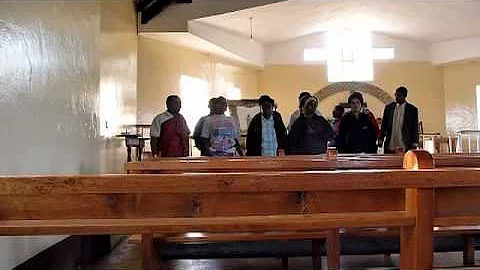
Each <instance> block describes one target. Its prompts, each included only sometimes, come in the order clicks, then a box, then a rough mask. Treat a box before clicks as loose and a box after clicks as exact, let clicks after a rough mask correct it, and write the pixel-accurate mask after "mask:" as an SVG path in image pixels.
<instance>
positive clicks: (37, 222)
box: [0, 169, 480, 269]
mask: <svg viewBox="0 0 480 270" xmlns="http://www.w3.org/2000/svg"><path fill="white" fill-rule="evenodd" d="M372 194H375V196H372ZM226 198H228V200H227V199H226ZM479 200H480V170H477V169H436V170H419V171H413V170H373V171H370V170H365V171H326V172H257V173H215V174H202V173H188V174H172V175H105V176H38V177H0V202H1V203H0V217H1V221H0V235H44V234H47V235H50V234H60V235H63V234H133V233H139V234H155V233H158V234H170V233H185V232H191V231H199V232H207V233H210V232H212V233H215V232H222V233H224V232H236V233H240V232H269V231H271V232H292V231H305V232H309V231H315V230H319V229H332V228H362V227H373V228H374V227H399V228H400V241H401V268H402V269H430V268H431V267H432V258H433V250H432V239H433V226H447V227H448V226H469V225H478V224H480V211H479V210H478V208H477V207H474V206H472V205H475V204H476V203H478V202H479ZM259 201H261V202H262V203H261V204H259ZM352 201H354V202H355V203H351V202H352ZM152 206H154V207H152ZM151 248H152V249H153V247H151ZM145 252H155V251H154V250H146V251H145ZM156 266H157V265H153V264H146V265H145V268H147V269H149V268H155V267H156Z"/></svg>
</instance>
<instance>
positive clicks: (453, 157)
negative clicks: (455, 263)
mask: <svg viewBox="0 0 480 270" xmlns="http://www.w3.org/2000/svg"><path fill="white" fill-rule="evenodd" d="M425 157H426V159H427V160H426V163H425V164H424V165H423V168H431V167H432V166H433V164H432V161H431V160H430V158H429V156H424V158H425ZM434 162H435V165H436V167H460V166H467V167H480V156H478V155H470V154H467V155H464V154H438V155H434ZM402 166H403V156H400V155H339V156H338V157H336V158H335V159H331V158H328V157H326V156H284V157H277V158H269V159H265V158H261V157H248V158H228V159H224V158H182V159H168V158H167V159H161V160H159V161H155V162H143V163H127V164H126V165H125V168H126V171H127V172H131V173H184V172H242V171H307V170H335V169H339V168H340V169H378V168H383V169H389V168H390V169H398V168H402ZM443 230H448V231H451V228H440V229H439V230H437V231H436V234H439V235H442V233H441V232H442V231H443ZM454 232H455V233H456V234H457V235H460V236H461V235H464V236H465V243H466V244H465V245H464V250H463V251H464V264H465V265H471V264H473V263H474V255H472V254H474V252H473V251H474V248H475V247H474V245H473V241H472V239H473V237H472V232H471V231H465V230H461V229H457V230H454ZM310 235H311V237H308V233H298V235H297V236H295V232H293V233H290V234H289V237H291V239H312V240H313V246H314V247H316V246H318V245H320V244H321V243H320V242H319V241H318V240H316V239H325V238H327V235H328V234H327V233H326V232H311V233H310ZM349 235H354V236H358V235H362V233H361V232H359V231H355V232H349ZM397 235H398V234H397ZM274 237H275V236H272V235H268V234H267V235H264V234H261V233H260V234H240V235H238V234H221V235H215V234H209V235H202V237H201V238H195V239H191V238H189V237H185V236H172V237H168V238H167V240H166V241H168V242H177V243H191V242H194V241H195V242H197V243H198V242H203V243H205V242H218V241H219V240H222V241H226V240H230V241H248V240H252V239H256V240H271V239H273V238H274ZM279 239H285V238H282V237H280V236H279ZM328 242H330V243H331V245H328ZM332 243H333V244H332ZM338 243H339V241H338V240H332V238H330V241H327V249H328V250H330V252H328V251H327V255H328V253H330V254H338V253H339V251H338V249H339V247H338ZM312 250H317V252H316V253H315V252H313V254H312V255H313V256H312V259H313V261H314V265H315V264H318V262H319V261H320V254H319V253H318V248H312ZM284 260H285V259H284ZM327 262H328V265H329V268H334V267H335V266H338V264H339V258H338V256H332V255H330V256H328V260H327ZM316 267H317V268H319V266H318V265H316Z"/></svg>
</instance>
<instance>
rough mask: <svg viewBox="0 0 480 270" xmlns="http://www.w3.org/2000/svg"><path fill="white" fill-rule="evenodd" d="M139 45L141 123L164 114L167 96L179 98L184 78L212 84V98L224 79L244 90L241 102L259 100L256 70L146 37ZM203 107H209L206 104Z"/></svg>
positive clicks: (139, 114) (139, 109)
mask: <svg viewBox="0 0 480 270" xmlns="http://www.w3.org/2000/svg"><path fill="white" fill-rule="evenodd" d="M138 41H139V42H138V46H139V55H138V94H137V98H138V111H137V112H138V114H137V121H138V122H139V123H150V122H151V121H152V119H153V117H154V116H155V115H156V114H158V113H160V112H161V111H163V110H164V109H165V99H166V97H167V96H168V95H170V94H178V95H180V89H179V88H180V87H179V82H180V76H181V75H188V76H192V77H196V78H200V79H202V80H205V81H207V82H209V84H210V88H211V89H210V92H209V95H210V96H216V95H217V94H218V91H217V90H218V89H215V87H214V86H213V85H215V84H214V83H213V82H215V81H218V80H221V79H222V78H223V79H224V80H225V81H227V82H231V83H233V85H234V86H235V87H237V88H240V89H241V90H242V98H256V97H257V85H258V83H257V70H256V69H254V68H250V67H244V66H240V65H235V64H231V63H229V62H227V61H223V60H220V59H215V58H213V57H211V56H209V55H207V54H204V53H200V52H196V51H193V50H189V49H186V48H183V47H180V46H175V45H171V44H169V43H165V42H162V41H159V40H156V39H153V38H150V37H146V36H139V38H138ZM204 106H205V107H207V104H204ZM200 116H201V115H199V116H198V117H200Z"/></svg>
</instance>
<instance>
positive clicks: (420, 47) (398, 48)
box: [265, 33, 430, 65]
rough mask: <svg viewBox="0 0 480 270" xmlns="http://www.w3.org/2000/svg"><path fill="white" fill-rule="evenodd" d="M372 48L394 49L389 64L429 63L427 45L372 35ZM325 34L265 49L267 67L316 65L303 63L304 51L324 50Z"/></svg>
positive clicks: (428, 48)
mask: <svg viewBox="0 0 480 270" xmlns="http://www.w3.org/2000/svg"><path fill="white" fill-rule="evenodd" d="M372 44H373V47H377V48H392V47H393V48H395V59H393V60H392V61H389V62H409V61H430V46H429V45H428V44H427V43H422V42H413V41H408V40H403V39H397V38H392V37H389V36H385V35H381V34H377V33H373V34H372ZM325 47H326V40H325V33H318V34H312V35H308V36H304V37H300V38H297V39H294V40H290V41H286V42H282V43H276V44H273V45H270V46H268V47H267V48H266V50H265V51H266V64H267V65H287V64H288V65H305V64H318V62H317V63H315V62H310V63H308V62H305V61H303V51H304V49H310V48H325Z"/></svg>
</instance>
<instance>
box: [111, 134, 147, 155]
mask: <svg viewBox="0 0 480 270" xmlns="http://www.w3.org/2000/svg"><path fill="white" fill-rule="evenodd" d="M116 137H118V138H125V146H126V147H127V162H132V147H135V148H137V161H142V154H143V148H144V147H145V141H147V140H150V138H147V137H142V136H139V135H136V134H120V135H117V136H116Z"/></svg>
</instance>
